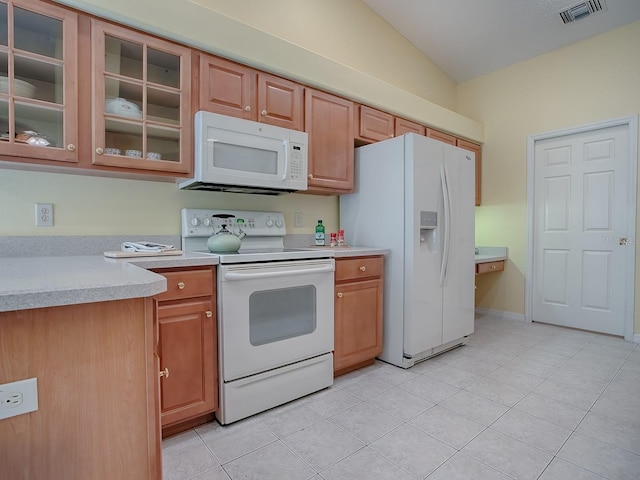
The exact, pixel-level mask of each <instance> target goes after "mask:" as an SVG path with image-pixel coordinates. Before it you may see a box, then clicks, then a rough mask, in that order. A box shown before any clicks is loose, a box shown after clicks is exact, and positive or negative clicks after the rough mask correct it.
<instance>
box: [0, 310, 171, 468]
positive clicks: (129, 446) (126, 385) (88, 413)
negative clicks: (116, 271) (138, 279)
mask: <svg viewBox="0 0 640 480" xmlns="http://www.w3.org/2000/svg"><path fill="white" fill-rule="evenodd" d="M152 314H153V308H152V301H151V300H150V299H145V298H134V299H127V300H116V301H108V302H99V303H84V304H78V305H65V306H59V307H47V308H37V309H29V310H19V311H12V312H0V384H4V383H9V382H15V381H18V380H24V379H27V378H36V379H37V386H38V409H37V410H36V411H34V412H31V413H26V414H23V415H18V416H15V417H11V418H7V419H4V420H0V478H3V479H38V480H59V479H65V480H80V479H90V478H91V479H107V478H131V479H134V478H135V479H140V480H143V479H145V480H151V479H154V480H160V479H161V478H162V473H161V452H160V426H159V413H158V402H157V395H158V366H157V362H155V361H154V355H153V342H154V339H153V316H152Z"/></svg>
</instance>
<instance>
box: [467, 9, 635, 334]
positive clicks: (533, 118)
mask: <svg viewBox="0 0 640 480" xmlns="http://www.w3.org/2000/svg"><path fill="white" fill-rule="evenodd" d="M639 45H640V22H636V23H633V24H630V25H627V26H624V27H621V28H619V29H617V30H614V31H612V32H609V33H606V34H603V35H600V36H598V37H595V38H592V39H589V40H585V41H582V42H579V43H577V44H574V45H571V46H569V47H566V48H563V49H560V50H556V51H554V52H551V53H549V54H546V55H542V56H539V57H537V58H534V59H532V60H530V61H527V62H523V63H520V64H517V65H514V66H512V67H509V68H505V69H503V70H500V71H497V72H494V73H491V74H488V75H485V76H483V77H480V78H477V79H475V80H471V81H468V82H465V83H462V84H459V85H458V105H459V112H460V113H462V114H463V115H467V116H469V117H472V118H476V119H478V120H480V121H481V122H482V123H483V124H484V128H485V144H484V148H483V162H484V163H483V170H482V178H483V182H482V206H481V207H478V208H476V244H478V245H507V246H508V247H509V263H508V266H507V268H506V270H505V272H503V273H502V274H499V275H484V276H482V277H478V282H477V283H478V289H477V301H478V303H479V306H482V307H485V308H490V309H496V310H502V311H508V312H515V313H523V312H524V288H525V284H524V279H525V274H526V271H525V267H526V255H527V252H526V248H527V245H526V243H527V204H526V200H527V199H526V185H527V184H526V182H527V178H526V172H527V137H528V136H529V135H534V134H538V133H543V132H547V131H551V130H558V129H563V128H569V127H573V126H578V125H584V124H588V123H594V122H599V121H603V120H607V119H612V118H620V117H625V116H628V115H633V114H637V113H638V112H640V55H638V46H639ZM638 212H639V213H640V208H639V209H638ZM637 224H638V225H639V226H640V222H638V223H637ZM636 238H637V237H636ZM638 257H639V256H638V255H637V258H638ZM639 260H640V259H639ZM636 268H637V267H636ZM639 283H640V282H639ZM639 299H640V297H639V293H638V288H636V311H638V305H639V301H638V300H639ZM635 318H636V320H635V329H634V330H635V332H640V319H639V318H638V315H637V314H636V316H635Z"/></svg>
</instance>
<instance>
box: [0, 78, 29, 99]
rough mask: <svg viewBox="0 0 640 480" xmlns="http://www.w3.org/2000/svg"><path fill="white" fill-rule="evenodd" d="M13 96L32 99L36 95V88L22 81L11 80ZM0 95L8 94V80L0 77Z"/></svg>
mask: <svg viewBox="0 0 640 480" xmlns="http://www.w3.org/2000/svg"><path fill="white" fill-rule="evenodd" d="M13 89H14V92H13V94H14V95H18V96H19V97H25V98H33V97H34V95H35V94H36V87H35V86H34V85H31V84H30V83H29V82H25V81H23V80H18V79H17V78H14V79H13ZM0 93H9V79H8V78H7V77H0Z"/></svg>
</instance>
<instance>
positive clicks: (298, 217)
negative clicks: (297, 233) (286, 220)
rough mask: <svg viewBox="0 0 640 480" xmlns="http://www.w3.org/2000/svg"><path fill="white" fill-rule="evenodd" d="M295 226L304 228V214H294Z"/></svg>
mask: <svg viewBox="0 0 640 480" xmlns="http://www.w3.org/2000/svg"><path fill="white" fill-rule="evenodd" d="M293 226H294V227H295V228H302V212H296V213H294V214H293Z"/></svg>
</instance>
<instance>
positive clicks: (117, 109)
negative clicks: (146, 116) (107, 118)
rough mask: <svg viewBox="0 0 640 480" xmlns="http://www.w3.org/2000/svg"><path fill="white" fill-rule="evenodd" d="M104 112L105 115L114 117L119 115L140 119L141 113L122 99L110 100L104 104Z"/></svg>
mask: <svg viewBox="0 0 640 480" xmlns="http://www.w3.org/2000/svg"><path fill="white" fill-rule="evenodd" d="M104 111H105V112H107V113H113V114H114V115H121V116H123V117H131V118H142V112H141V111H140V108H138V105H136V104H135V103H133V102H129V101H128V100H125V99H124V98H110V99H109V100H107V101H105V102H104Z"/></svg>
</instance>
